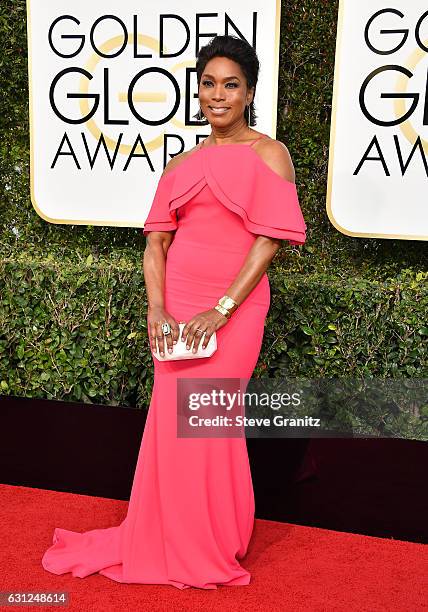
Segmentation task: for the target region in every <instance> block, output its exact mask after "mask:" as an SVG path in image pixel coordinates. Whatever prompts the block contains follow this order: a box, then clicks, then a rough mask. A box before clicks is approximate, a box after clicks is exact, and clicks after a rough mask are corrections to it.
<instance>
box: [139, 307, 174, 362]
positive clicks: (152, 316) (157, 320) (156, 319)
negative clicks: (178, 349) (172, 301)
mask: <svg viewBox="0 0 428 612" xmlns="http://www.w3.org/2000/svg"><path fill="white" fill-rule="evenodd" d="M165 322H167V323H169V324H170V327H171V333H170V334H167V335H166V336H165V335H164V333H163V331H162V323H165ZM147 325H148V328H149V329H148V333H149V338H150V346H151V348H152V350H153V351H156V350H157V347H156V341H157V344H158V347H159V352H160V354H161V357H163V355H164V351H165V341H166V345H167V348H168V352H169V353H172V346H173V344H177V341H178V336H179V335H180V328H179V326H178V323H177V321H176V320H175V319H174V317H173V316H172V315H170V314H169V312H167V311H166V310H165V309H164V308H161V307H159V306H156V307H154V308H149V309H148V311H147Z"/></svg>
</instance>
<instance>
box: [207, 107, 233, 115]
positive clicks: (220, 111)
mask: <svg viewBox="0 0 428 612" xmlns="http://www.w3.org/2000/svg"><path fill="white" fill-rule="evenodd" d="M208 108H209V109H210V111H211V112H212V113H213V114H214V115H223V114H224V113H226V112H227V111H228V110H229V108H228V107H226V106H218V107H215V106H209V107H208Z"/></svg>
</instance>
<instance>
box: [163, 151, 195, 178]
mask: <svg viewBox="0 0 428 612" xmlns="http://www.w3.org/2000/svg"><path fill="white" fill-rule="evenodd" d="M196 148H197V145H196V146H195V147H193V148H192V149H189V150H188V151H183V152H182V153H178V154H177V155H174V157H171V159H170V160H169V162H168V163H167V165H166V166H165V168H164V171H163V172H162V176H165V174H167V173H168V172H169V171H170V170H173V169H174V168H175V167H176V166H179V165H180V163H181V162H182V161H184V159H185V158H186V157H187V156H188V155H191V154H192V153H193V151H195V149H196Z"/></svg>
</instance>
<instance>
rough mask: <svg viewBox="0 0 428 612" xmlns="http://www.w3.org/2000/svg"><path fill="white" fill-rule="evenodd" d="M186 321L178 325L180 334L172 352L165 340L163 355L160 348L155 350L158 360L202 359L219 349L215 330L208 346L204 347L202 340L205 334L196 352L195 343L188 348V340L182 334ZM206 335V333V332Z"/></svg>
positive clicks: (153, 352) (153, 353)
mask: <svg viewBox="0 0 428 612" xmlns="http://www.w3.org/2000/svg"><path fill="white" fill-rule="evenodd" d="M185 325H186V323H179V324H178V326H179V328H180V335H179V337H178V341H177V344H174V345H173V349H172V353H169V352H168V348H167V347H166V341H165V353H164V356H163V357H162V356H161V354H160V353H159V350H156V351H153V350H152V355H154V357H156V359H157V360H158V361H177V360H178V359H200V358H203V357H211V355H212V354H213V353H215V351H216V350H217V336H216V333H215V332H214V333H213V335H212V336H211V338H210V339H209V341H208V344H207V346H206V348H204V349H203V348H202V341H203V338H204V336H202V338H201V341H200V343H199V346H198V350H197V351H196V353H193V345H192V346H191V347H190V349H187V348H186V342H183V341H182V340H181V334H182V331H183V328H184V326H185ZM204 335H205V334H204Z"/></svg>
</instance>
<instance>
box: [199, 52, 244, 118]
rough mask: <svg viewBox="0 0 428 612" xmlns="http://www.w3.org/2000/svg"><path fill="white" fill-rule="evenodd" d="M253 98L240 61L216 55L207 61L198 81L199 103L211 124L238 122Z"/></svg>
mask: <svg viewBox="0 0 428 612" xmlns="http://www.w3.org/2000/svg"><path fill="white" fill-rule="evenodd" d="M252 99H253V90H252V89H251V90H249V89H248V88H247V80H246V78H245V75H244V73H243V72H242V70H241V66H240V65H239V64H238V63H237V62H234V61H233V60H231V59H229V58H227V57H213V59H211V60H210V61H209V62H207V64H206V66H205V70H204V72H203V73H202V76H201V81H200V84H199V104H200V106H201V109H202V112H203V113H204V115H205V117H206V118H207V120H208V121H209V122H210V124H211V125H214V126H218V127H226V126H228V125H233V124H236V123H239V122H240V121H242V120H243V119H244V117H243V115H244V111H245V106H246V105H247V104H250V103H251V101H252ZM216 109H218V110H216ZM244 121H245V119H244Z"/></svg>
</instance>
